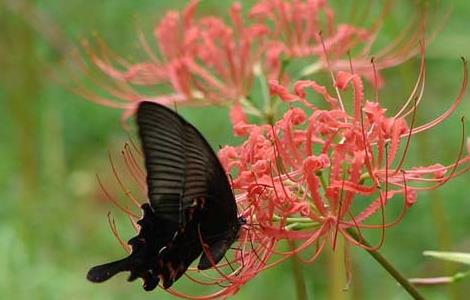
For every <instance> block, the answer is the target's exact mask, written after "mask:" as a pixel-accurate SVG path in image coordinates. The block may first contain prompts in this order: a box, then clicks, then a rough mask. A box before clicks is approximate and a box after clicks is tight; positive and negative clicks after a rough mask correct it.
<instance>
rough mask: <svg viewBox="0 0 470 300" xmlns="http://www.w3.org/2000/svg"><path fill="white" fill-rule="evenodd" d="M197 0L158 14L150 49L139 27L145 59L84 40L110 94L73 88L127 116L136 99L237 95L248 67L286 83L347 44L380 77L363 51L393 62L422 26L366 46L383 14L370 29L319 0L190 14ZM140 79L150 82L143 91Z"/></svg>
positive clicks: (338, 63) (247, 83)
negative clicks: (296, 68)
mask: <svg viewBox="0 0 470 300" xmlns="http://www.w3.org/2000/svg"><path fill="white" fill-rule="evenodd" d="M198 2H199V1H197V0H192V1H190V3H189V4H188V5H187V7H186V8H185V9H184V10H183V11H182V12H177V11H169V12H167V13H166V14H165V16H164V17H163V19H162V20H161V21H160V23H159V24H158V25H157V26H156V27H155V30H154V38H155V41H156V45H157V47H158V49H159V51H158V53H157V54H155V53H153V52H152V50H151V49H152V47H151V45H150V44H149V43H148V41H147V40H146V38H145V37H144V35H143V34H140V35H139V37H140V41H141V44H142V48H143V49H144V50H145V52H146V54H147V56H148V59H147V60H145V61H142V62H139V63H131V62H129V61H128V60H126V59H124V58H123V57H119V56H117V55H116V54H114V53H113V52H111V51H110V50H109V49H107V48H106V47H105V46H104V45H103V44H102V43H99V45H100V51H99V52H98V51H93V50H92V46H91V45H89V43H88V42H85V45H86V49H87V50H88V54H89V57H90V60H91V63H92V65H94V66H96V67H97V68H98V70H100V71H101V72H102V73H103V74H105V75H106V76H107V77H108V79H111V80H110V81H108V82H107V83H106V84H105V83H104V80H97V81H96V83H97V84H98V85H99V87H100V88H101V89H102V90H104V91H105V92H106V93H107V94H109V97H103V96H100V95H98V93H93V92H90V91H88V90H85V89H83V88H81V89H79V92H80V93H82V94H83V95H84V96H85V97H86V98H88V99H91V100H92V101H94V102H97V103H100V104H103V105H106V106H110V107H117V108H122V109H126V111H127V114H126V116H129V115H130V114H131V113H132V111H133V109H134V108H135V104H136V103H137V102H139V101H141V100H142V99H145V100H146V101H155V102H158V103H162V104H168V105H173V104H174V103H177V104H190V105H196V104H227V103H229V104H230V103H232V102H239V101H241V102H244V101H243V100H246V97H247V96H249V95H250V92H251V90H252V87H253V84H254V78H255V72H254V71H253V70H254V69H255V68H260V69H261V70H262V73H263V75H264V76H266V77H267V78H268V79H276V80H281V81H282V82H283V83H287V82H289V79H292V77H306V76H309V75H312V74H313V73H315V72H318V71H320V70H325V69H326V68H328V69H329V70H333V71H335V70H344V69H347V68H349V60H348V59H345V58H344V57H345V55H346V54H347V53H348V52H349V51H350V50H352V49H359V50H356V51H355V53H356V54H355V55H354V57H352V62H353V63H354V66H355V72H356V73H358V74H361V75H364V76H366V78H367V79H369V80H370V81H371V82H374V83H377V84H379V85H380V84H381V80H380V77H378V79H375V80H374V78H373V71H372V69H371V67H370V63H369V60H370V57H371V56H374V57H376V58H377V61H378V63H377V69H382V68H386V67H390V66H393V65H396V64H399V63H401V62H403V61H404V60H406V59H408V58H410V57H411V56H413V55H414V54H415V46H416V45H415V40H417V36H418V35H420V34H421V30H415V31H413V32H411V33H410V34H409V35H408V37H409V39H404V37H403V36H402V37H400V38H398V39H397V40H396V41H394V43H393V44H392V45H390V46H388V47H386V48H384V49H382V50H381V51H377V52H376V53H373V54H372V53H371V47H372V45H373V44H374V40H375V38H376V37H377V33H378V31H379V28H380V24H381V22H382V18H379V19H378V21H377V22H375V23H374V24H373V26H372V27H371V29H365V28H358V27H355V26H352V25H349V24H340V23H337V22H336V20H335V17H334V12H333V10H332V8H331V7H330V6H329V5H328V2H327V1H326V0H302V1H284V0H265V1H260V2H259V3H257V4H256V5H254V6H253V7H252V8H251V9H250V10H249V12H248V18H244V17H243V14H242V7H241V5H240V4H239V3H235V4H233V5H232V6H231V8H230V22H225V21H224V20H223V19H221V18H219V17H215V16H206V17H201V18H196V17H195V10H196V7H197V5H198ZM387 9H388V8H384V11H383V13H386V10H387ZM415 28H418V29H419V28H420V27H419V26H415ZM295 62H300V63H302V64H304V68H303V69H302V70H301V71H300V72H298V73H297V74H290V73H289V72H287V71H286V64H294V63H295ZM145 87H147V88H149V90H148V91H146V92H145V91H143V90H142V89H143V88H145ZM155 87H158V89H157V95H155V92H154V91H155V90H154V88H155ZM144 90H145V89H144ZM162 90H168V91H169V92H168V93H162ZM100 94H101V93H100Z"/></svg>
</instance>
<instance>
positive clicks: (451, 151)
mask: <svg viewBox="0 0 470 300" xmlns="http://www.w3.org/2000/svg"><path fill="white" fill-rule="evenodd" d="M185 2H186V1H183V0H173V1H167V0H165V1H163V0H159V1H155V0H140V1H78V0H69V1H59V0H36V1H35V0H22V1H19V0H0V116H1V120H2V123H1V124H2V126H0V161H1V163H0V201H1V202H0V299H13V298H14V299H47V300H49V299H157V298H158V299H169V298H171V297H170V296H169V295H167V294H166V293H164V292H163V291H161V290H157V291H154V292H152V293H146V292H144V291H143V290H142V289H141V287H140V285H139V284H138V283H131V284H130V283H125V282H124V281H125V275H124V274H121V275H120V276H118V277H119V278H115V279H114V280H111V281H109V282H107V283H104V284H101V285H94V284H91V283H89V282H87V281H86V280H85V274H86V272H87V270H88V268H89V267H90V266H91V265H93V264H96V263H100V262H103V261H104V260H106V259H112V258H116V257H120V256H121V255H122V251H121V249H120V248H119V246H118V244H117V242H116V241H115V240H114V238H113V237H112V235H111V233H110V231H109V229H108V227H107V224H106V222H107V221H106V213H107V211H108V210H110V209H111V205H110V204H109V203H107V202H105V201H104V200H103V197H102V196H101V194H100V192H99V189H98V187H97V184H96V179H95V174H96V173H98V174H104V176H106V174H109V172H110V171H109V169H110V167H109V162H108V160H107V152H108V151H110V152H111V153H113V154H116V155H117V154H118V153H119V151H120V148H121V146H122V144H123V143H124V142H125V141H126V139H127V135H126V133H125V131H124V130H122V127H121V124H120V122H119V118H120V112H119V111H116V110H112V109H109V108H104V107H101V106H97V105H95V104H92V103H90V102H88V101H85V100H84V99H82V98H80V97H79V96H77V95H76V94H75V93H73V92H71V91H70V90H69V89H68V88H67V87H68V83H67V78H69V77H70V76H69V75H70V72H78V70H77V69H73V68H71V67H70V66H71V65H73V59H72V58H71V57H72V56H71V55H70V54H71V53H72V52H73V49H74V48H77V47H79V45H80V41H81V40H82V39H84V38H89V37H91V35H92V33H93V32H97V33H99V36H101V37H102V38H103V39H104V40H105V41H106V42H107V43H108V44H109V46H110V48H111V49H113V50H116V51H117V52H118V53H120V54H122V55H124V56H126V57H127V56H129V57H132V56H138V55H139V53H140V52H139V51H140V50H138V47H137V46H136V44H137V37H136V32H137V29H139V30H140V29H141V30H142V31H144V32H149V33H150V32H151V31H152V27H153V25H154V24H155V22H156V21H157V20H158V19H159V18H160V17H161V16H162V14H163V13H164V11H165V10H167V9H169V8H174V9H179V8H181V7H183V5H184V3H185ZM253 2H254V1H244V2H243V4H245V3H247V4H248V3H253ZM332 2H334V5H335V7H336V8H337V11H338V12H339V15H340V18H341V17H344V18H346V20H347V12H348V11H350V7H349V6H350V4H351V3H353V2H349V1H346V0H337V1H332ZM371 2H372V1H371ZM379 2H380V1H379ZM229 3H230V1H227V0H224V1H220V0H204V1H203V2H202V4H201V7H200V9H199V13H200V14H205V13H208V12H210V13H215V14H225V12H224V10H225V9H226V8H227V7H228V5H229ZM449 7H451V8H452V13H451V15H450V17H449V19H448V21H447V22H446V24H445V26H444V27H443V29H442V30H441V31H440V32H439V34H438V35H437V37H436V38H435V39H434V40H433V41H432V44H430V45H429V46H428V51H427V70H428V73H427V80H426V90H425V95H424V103H423V104H422V105H421V106H420V109H419V110H418V122H424V121H425V120H430V119H432V118H433V117H435V116H437V115H438V114H439V113H440V112H443V111H444V110H445V109H447V107H448V106H449V105H450V103H451V102H452V101H453V99H454V97H455V96H456V94H457V91H458V88H459V84H460V80H461V71H460V70H461V64H460V62H459V56H467V57H470V55H469V49H470V29H469V27H468V14H469V13H470V2H468V1H465V0H454V1H450V5H449V3H446V6H445V7H442V8H441V9H440V10H438V11H437V12H436V14H437V16H438V18H437V19H439V18H444V16H445V15H446V13H447V11H448V8H449ZM412 12H413V11H412V5H409V3H408V2H407V1H401V2H400V1H398V3H397V4H396V6H394V8H393V11H392V12H391V14H390V16H388V18H387V21H386V23H385V28H384V30H383V37H382V39H384V41H385V42H386V41H387V39H388V40H389V41H390V40H392V39H393V36H396V35H397V34H398V33H399V32H400V30H401V29H402V28H404V26H405V25H406V24H407V22H408V21H409V20H410V18H411V17H410V16H411V13H412ZM371 14H372V17H373V14H374V11H372V12H371ZM431 25H432V22H431ZM417 69H418V66H417V61H416V60H411V61H410V62H408V63H406V64H404V65H403V66H400V67H398V68H394V69H392V70H388V71H386V72H385V78H386V81H387V84H386V86H385V88H384V90H383V91H381V97H382V99H384V101H386V102H387V103H397V102H398V103H402V101H403V100H404V99H406V97H407V95H408V94H409V92H410V91H411V87H412V85H413V84H414V80H415V79H416V74H417ZM469 100H470V96H467V97H466V98H465V100H464V103H463V104H462V105H461V107H460V110H459V113H457V114H456V115H454V116H453V117H452V118H450V119H449V120H448V121H447V122H445V124H443V125H440V126H438V127H437V128H434V129H432V131H430V132H428V133H426V134H420V135H417V136H416V137H414V138H413V140H412V147H411V151H410V155H409V157H408V159H407V163H408V164H409V165H425V164H428V163H431V162H434V161H442V162H444V163H451V162H452V161H453V160H454V159H455V158H456V155H457V152H458V145H459V143H460V131H461V128H460V123H459V121H458V119H459V118H460V117H461V116H462V115H466V117H467V119H468V118H470V114H469V112H470V101H469ZM214 111H217V112H219V111H221V112H222V113H220V114H213V113H212V112H214ZM182 112H183V114H184V115H185V116H186V117H187V118H188V119H189V120H190V121H192V122H194V124H195V125H196V126H197V127H198V128H200V130H201V131H202V133H203V134H205V135H206V136H207V137H208V139H209V140H210V142H211V143H212V144H213V145H217V144H227V143H228V144H231V143H232V144H233V143H235V142H236V140H235V139H234V138H232V137H231V133H230V127H229V124H228V123H227V122H226V117H225V116H226V111H224V110H223V109H220V108H204V109H202V108H201V109H193V110H190V109H183V110H182ZM208 113H211V115H217V117H216V118H213V119H212V121H211V122H210V123H209V122H204V120H205V116H206V115H207V114H208ZM220 124H224V125H223V126H221V125H220ZM466 125H467V127H470V126H468V125H470V123H469V122H468V121H466ZM467 135H468V134H467ZM469 183H470V179H469V175H468V174H467V175H466V176H462V177H460V178H458V179H455V180H452V181H451V182H449V183H448V184H446V185H445V186H444V187H443V188H442V189H440V190H439V191H434V192H430V193H424V194H421V195H420V197H419V198H418V202H417V204H416V205H415V206H414V207H413V209H411V210H410V211H409V212H408V215H407V216H406V217H405V219H404V220H403V221H402V222H401V224H400V225H398V226H396V227H394V228H392V229H391V230H389V231H387V236H386V242H385V245H384V246H383V248H382V250H381V251H382V252H383V254H384V255H385V256H386V257H388V258H389V259H390V261H391V262H392V263H394V264H395V265H396V267H397V268H398V269H399V270H401V271H403V273H404V274H406V275H407V276H409V277H418V276H432V275H436V276H437V275H443V274H453V273H454V271H455V270H456V267H457V266H456V265H454V264H451V263H449V264H447V265H444V266H443V264H442V263H440V262H439V263H438V262H435V261H431V260H429V259H426V258H423V257H422V255H421V253H422V251H423V250H427V249H432V250H442V251H462V252H465V251H466V252H469V251H470V230H469V228H470V199H469V196H468V195H469V191H470V189H469ZM390 209H391V210H395V211H397V210H398V209H399V207H398V206H397V207H392V208H390ZM118 221H119V220H118ZM127 225H128V224H127V223H126V222H125V220H122V222H118V226H119V227H120V228H122V229H123V231H124V233H126V232H127V233H130V231H126V227H128V226H127ZM124 236H126V235H125V234H124ZM126 237H127V236H126ZM370 239H372V240H373V239H374V236H371V237H370ZM326 252H329V251H325V254H324V255H323V256H322V258H321V259H320V260H319V261H317V262H315V263H314V264H311V265H306V266H303V267H302V272H303V273H304V275H305V283H306V287H307V290H308V293H309V296H310V299H333V298H332V297H335V298H336V299H377V298H381V299H408V298H407V297H408V296H407V295H406V294H405V293H404V292H403V291H402V290H401V289H400V287H398V286H397V284H396V283H395V282H394V281H393V280H392V279H391V278H390V277H389V275H388V274H386V273H385V272H384V271H383V270H382V269H381V268H380V267H379V266H378V265H377V264H376V263H375V262H374V261H372V259H371V258H370V257H369V256H368V255H367V253H365V252H364V251H362V250H360V249H354V250H353V251H351V260H352V266H353V269H352V272H353V279H352V284H351V286H350V289H349V291H347V292H343V291H341V290H334V289H338V288H339V289H341V288H342V287H344V286H346V281H344V279H343V277H344V273H342V272H338V271H334V265H333V266H332V262H334V261H335V260H334V259H332V258H331V257H330V256H331V255H330V254H326ZM340 265H341V264H340ZM338 276H340V277H341V278H340V281H339V282H340V285H343V286H339V287H337V286H336V285H335V286H333V287H332V282H338V278H337V277H338ZM293 278H294V277H293V275H292V264H291V263H290V262H286V263H284V264H283V265H281V266H279V267H277V268H275V269H272V270H269V271H266V272H264V273H262V274H260V275H259V276H258V277H257V278H256V279H255V280H253V281H251V282H250V283H248V284H247V285H246V286H244V287H243V288H242V290H241V292H240V293H239V294H238V295H237V296H236V297H235V298H236V299H289V298H292V297H294V295H295V290H294V286H295V285H294V281H293V280H294V279H293ZM191 284H192V283H191V282H187V281H184V280H181V282H178V283H177V284H176V287H178V286H186V287H189V288H191ZM197 289H199V287H197ZM469 292H470V282H469V281H468V280H467V281H465V280H463V281H461V282H459V283H457V284H455V285H454V286H452V287H450V288H447V287H438V288H432V289H425V290H423V293H424V294H425V295H426V296H429V298H430V299H464V298H465V296H466V295H468V293H469ZM338 297H340V298H338Z"/></svg>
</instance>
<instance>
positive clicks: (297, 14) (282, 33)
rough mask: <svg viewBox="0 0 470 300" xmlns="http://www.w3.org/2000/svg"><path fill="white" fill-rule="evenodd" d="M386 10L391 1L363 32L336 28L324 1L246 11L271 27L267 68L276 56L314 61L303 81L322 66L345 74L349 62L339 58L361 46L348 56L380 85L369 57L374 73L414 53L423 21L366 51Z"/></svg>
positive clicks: (265, 1) (275, 2)
mask: <svg viewBox="0 0 470 300" xmlns="http://www.w3.org/2000/svg"><path fill="white" fill-rule="evenodd" d="M390 8H391V2H390V1H388V2H387V3H385V4H384V7H383V10H382V13H381V14H380V17H379V18H377V19H376V20H375V22H374V24H373V25H372V26H371V27H370V28H368V29H364V28H358V27H354V26H352V25H350V24H337V23H336V21H335V12H334V10H333V9H332V8H331V6H330V5H329V4H328V1H327V0H298V1H283V0H262V1H259V2H258V3H257V4H256V5H254V6H253V7H252V8H251V10H250V16H251V17H252V18H255V19H257V20H259V22H263V23H264V24H269V23H270V24H272V26H271V27H272V30H271V38H270V47H269V50H268V57H271V64H272V65H276V66H278V67H280V65H281V58H282V59H284V60H288V61H289V60H292V59H297V58H315V60H317V59H318V61H316V62H314V63H313V64H311V65H309V66H307V67H305V68H304V69H303V70H302V72H301V76H303V77H305V76H307V75H310V74H312V73H314V72H316V71H319V70H324V69H326V68H328V69H329V70H333V71H339V70H348V69H349V67H350V61H349V60H348V59H347V57H346V59H344V57H345V55H346V54H347V53H349V51H351V50H352V49H354V48H361V50H360V51H359V52H358V53H357V54H355V55H354V57H353V58H352V60H353V62H354V66H355V72H356V73H357V74H360V75H362V76H365V77H366V78H367V79H368V80H369V81H371V82H373V83H374V82H375V83H376V84H378V85H379V86H381V85H382V79H381V77H379V79H380V80H374V77H373V75H374V72H373V71H372V70H371V68H370V64H369V59H370V57H372V56H374V57H376V58H378V60H379V61H380V63H379V64H377V66H376V67H377V69H378V70H380V69H384V68H388V67H392V66H395V65H398V64H400V63H402V62H403V61H405V60H407V59H409V58H410V57H412V56H414V55H415V54H416V49H415V44H414V41H416V40H417V39H419V38H420V37H421V36H422V35H423V34H424V30H423V29H424V26H423V21H424V17H422V18H418V19H417V20H414V21H412V22H410V26H409V27H408V28H407V29H405V30H403V32H402V35H400V36H399V37H397V39H396V40H395V41H393V43H391V44H390V45H388V46H387V47H385V48H383V49H381V50H380V51H378V52H376V53H371V48H372V45H373V44H374V42H375V39H376V37H377V36H378V33H379V31H380V28H381V25H382V22H383V21H384V19H385V16H386V15H387V14H388V12H389V10H390ZM322 35H323V37H322ZM375 75H377V74H375Z"/></svg>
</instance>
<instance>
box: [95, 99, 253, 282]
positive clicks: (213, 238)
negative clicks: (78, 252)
mask: <svg viewBox="0 0 470 300" xmlns="http://www.w3.org/2000/svg"><path fill="white" fill-rule="evenodd" d="M136 122H137V127H138V135H139V138H140V141H141V145H142V150H143V156H144V162H145V168H146V171H147V194H148V202H146V203H144V204H143V205H142V206H141V209H142V211H143V216H142V218H141V219H140V220H139V221H137V224H138V225H139V227H140V229H139V232H138V234H137V236H135V237H133V238H132V239H130V240H129V241H128V244H129V245H130V246H131V249H132V251H131V253H130V255H129V256H128V257H126V258H123V259H120V260H117V261H113V262H110V263H106V264H103V265H98V266H95V267H93V268H91V269H90V270H89V272H88V274H87V278H88V280H90V281H92V282H103V281H106V280H108V279H109V278H111V277H113V276H114V275H116V274H117V273H120V272H130V275H129V278H128V281H133V280H135V279H137V278H141V279H142V280H143V288H144V289H145V290H147V291H151V290H153V289H155V288H156V287H157V285H158V284H159V282H160V281H161V284H162V286H163V288H164V289H167V288H169V287H171V286H172V284H173V283H174V282H175V281H176V280H178V279H179V278H180V277H181V276H182V275H183V274H184V273H185V272H186V270H187V269H188V267H189V266H190V265H191V263H192V262H193V261H195V260H196V259H197V258H198V257H200V259H199V263H198V266H197V267H198V269H199V270H206V269H209V268H211V267H213V266H214V265H215V264H217V263H218V262H219V261H220V260H221V259H222V258H223V257H224V255H225V253H226V252H227V250H228V249H229V248H230V247H231V245H232V244H233V243H234V242H235V241H236V240H237V238H238V236H239V234H240V229H241V226H242V225H243V224H244V223H245V220H244V218H243V217H238V214H237V206H236V203H235V198H234V195H233V192H232V189H231V187H230V184H229V180H228V178H227V175H226V174H225V171H224V169H223V167H222V165H221V163H220V161H219V160H218V158H217V156H216V154H215V153H214V151H213V150H212V148H211V147H210V146H209V144H208V142H207V141H206V140H205V138H204V137H203V136H202V135H201V133H200V132H199V131H198V130H197V129H196V128H195V127H194V126H193V125H191V124H190V123H188V122H187V121H186V120H184V119H183V118H182V117H181V116H179V115H178V114H177V113H175V112H174V111H172V110H171V109H169V108H167V107H165V106H163V105H160V104H157V103H153V102H146V101H144V102H141V103H140V104H139V106H138V108H137V113H136ZM203 245H204V246H203Z"/></svg>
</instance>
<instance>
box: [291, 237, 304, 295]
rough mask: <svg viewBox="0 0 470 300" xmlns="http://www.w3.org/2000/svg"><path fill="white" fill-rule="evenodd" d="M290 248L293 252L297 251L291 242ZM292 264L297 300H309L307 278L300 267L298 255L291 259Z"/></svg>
mask: <svg viewBox="0 0 470 300" xmlns="http://www.w3.org/2000/svg"><path fill="white" fill-rule="evenodd" d="M289 248H290V249H291V250H294V249H295V244H294V242H292V241H291V242H289ZM290 261H291V263H292V273H293V275H294V276H293V277H294V284H295V293H296V299H297V300H307V299H308V296H307V287H306V285H305V277H304V274H303V272H302V267H301V265H300V262H299V259H298V258H297V256H296V255H294V256H293V257H292V258H291V259H290Z"/></svg>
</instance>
